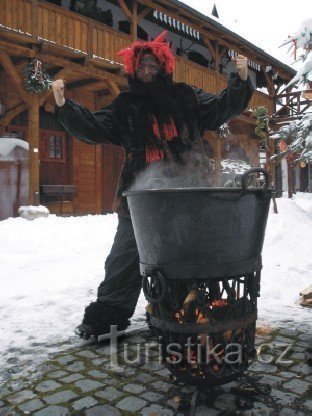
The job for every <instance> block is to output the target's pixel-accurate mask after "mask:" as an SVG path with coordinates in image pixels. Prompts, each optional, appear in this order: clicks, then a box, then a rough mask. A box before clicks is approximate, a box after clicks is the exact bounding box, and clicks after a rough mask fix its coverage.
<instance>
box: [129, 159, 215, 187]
mask: <svg viewBox="0 0 312 416" xmlns="http://www.w3.org/2000/svg"><path fill="white" fill-rule="evenodd" d="M213 185H214V167H213V161H212V160H210V159H208V158H207V156H206V155H203V154H200V153H196V154H194V153H188V154H187V155H185V156H184V161H183V162H182V163H175V162H172V161H170V162H169V161H159V162H153V163H151V164H150V165H149V166H147V168H146V169H145V170H144V171H142V172H140V173H139V174H138V175H137V177H136V180H135V182H134V184H133V185H132V186H131V189H130V190H131V191H142V190H149V189H173V188H198V187H211V186H213Z"/></svg>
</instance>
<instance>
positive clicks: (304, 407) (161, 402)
mask: <svg viewBox="0 0 312 416" xmlns="http://www.w3.org/2000/svg"><path fill="white" fill-rule="evenodd" d="M308 330H309V326H308V325H306V326H305V325H301V326H300V327H298V326H297V327H294V325H293V326H292V327H291V328H289V327H288V329H287V330H286V329H280V330H277V329H273V328H269V327H260V328H259V329H258V331H257V341H256V343H257V346H258V351H259V352H261V354H260V355H258V359H257V360H256V361H255V362H254V363H253V364H252V365H251V366H250V368H249V370H248V372H246V374H248V375H249V376H250V377H251V379H252V380H255V379H257V380H258V381H257V386H258V387H259V388H261V387H263V386H267V385H269V386H270V387H271V391H270V392H266V393H263V392H262V393H259V394H257V395H256V396H255V395H254V396H253V397H252V401H251V402H249V400H248V399H247V400H243V401H242V400H238V399H239V396H238V395H237V394H236V393H235V392H233V388H234V391H235V387H236V388H237V387H241V383H242V380H238V381H235V382H232V383H229V384H226V385H223V386H220V387H217V388H216V389H215V391H214V392H213V393H210V394H207V395H205V396H204V395H201V396H200V397H199V400H198V405H197V407H196V416H217V415H220V416H230V415H246V416H261V415H263V416H267V415H281V416H296V415H297V416H301V415H311V414H312V390H311V385H312V383H311V381H312V375H311V367H309V366H308V365H307V364H305V358H304V350H305V348H306V347H307V346H308V343H309V341H310V338H311V334H309V333H308ZM148 335H149V334H148V332H147V331H141V332H138V333H134V334H132V335H129V336H128V337H127V338H125V339H124V340H123V342H122V343H121V347H120V348H119V355H118V361H119V364H120V368H119V369H118V368H112V367H111V354H110V346H109V345H108V344H107V342H106V343H98V344H92V343H86V344H85V345H84V346H81V347H78V348H77V347H75V348H72V349H71V350H66V352H62V353H58V354H55V355H53V356H51V357H50V359H49V361H46V362H44V363H43V364H41V365H39V366H38V367H37V368H36V370H35V371H30V370H27V369H26V371H25V368H21V366H14V365H13V366H9V369H8V370H7V372H6V375H5V377H4V378H5V381H4V382H3V383H2V384H1V385H0V416H4V415H5V416H9V415H10V416H11V415H12V416H13V415H26V414H27V415H33V416H65V415H77V416H120V415H143V416H171V415H177V416H186V415H189V414H190V401H191V397H192V394H193V392H194V391H195V388H193V387H189V386H185V385H181V384H179V385H177V384H174V382H173V381H172V380H171V379H170V375H169V372H168V370H167V369H166V368H165V367H164V365H163V364H161V363H159V362H158V361H159V358H158V346H157V345H155V342H154V346H153V341H152V340H151V338H150V336H148ZM265 344H267V345H265ZM138 345H139V346H140V347H139V348H140V354H139V355H138V356H137V350H138ZM260 345H261V351H260V349H259V346H260ZM146 346H148V347H146ZM287 346H291V348H290V350H289V352H288V353H287V354H286V355H285V356H284V357H282V359H281V360H282V362H279V361H278V357H280V354H281V352H282V351H285V349H286V347H287ZM272 348H273V350H272ZM148 351H149V352H148ZM125 356H126V357H128V359H131V360H132V361H133V362H132V363H131V364H129V363H128V364H127V365H124V364H121V363H122V362H123V361H124V357H125ZM147 357H148V359H147ZM137 358H139V359H137ZM285 361H286V362H285ZM23 370H24V371H23ZM240 406H243V408H241V407H240ZM248 407H249V408H248Z"/></svg>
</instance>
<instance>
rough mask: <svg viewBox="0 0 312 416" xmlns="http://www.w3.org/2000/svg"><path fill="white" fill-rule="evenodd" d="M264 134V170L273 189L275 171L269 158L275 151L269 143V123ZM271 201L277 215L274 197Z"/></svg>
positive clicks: (272, 144)
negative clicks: (265, 169)
mask: <svg viewBox="0 0 312 416" xmlns="http://www.w3.org/2000/svg"><path fill="white" fill-rule="evenodd" d="M266 134H267V138H266V159H267V162H266V168H267V171H268V173H269V178H270V185H271V186H272V188H275V169H274V166H275V165H274V163H273V162H272V161H271V156H272V154H274V153H275V149H274V143H273V142H272V143H270V137H269V123H267V129H266ZM272 201H273V209H274V214H278V210H277V203H276V198H275V195H273V196H272Z"/></svg>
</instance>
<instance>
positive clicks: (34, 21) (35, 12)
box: [31, 0, 39, 39]
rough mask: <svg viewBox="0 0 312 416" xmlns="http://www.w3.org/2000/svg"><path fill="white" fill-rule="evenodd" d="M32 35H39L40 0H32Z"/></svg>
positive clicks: (35, 36)
mask: <svg viewBox="0 0 312 416" xmlns="http://www.w3.org/2000/svg"><path fill="white" fill-rule="evenodd" d="M31 4H32V7H31V35H32V36H33V37H34V38H35V39H37V37H38V23H39V22H38V0H31Z"/></svg>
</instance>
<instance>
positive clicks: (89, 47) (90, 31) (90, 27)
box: [87, 19, 94, 59]
mask: <svg viewBox="0 0 312 416" xmlns="http://www.w3.org/2000/svg"><path fill="white" fill-rule="evenodd" d="M93 28H94V22H93V20H92V19H88V41H87V55H88V58H91V59H92V58H93V51H94V45H93Z"/></svg>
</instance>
